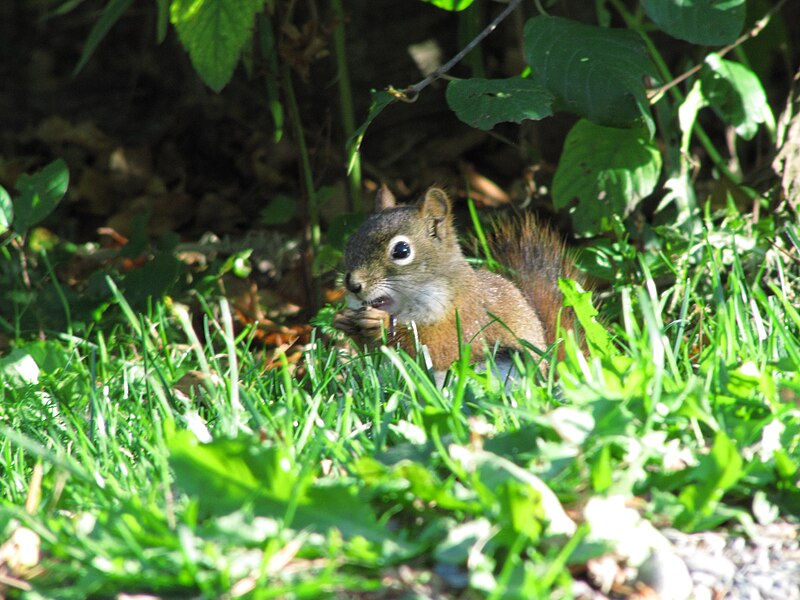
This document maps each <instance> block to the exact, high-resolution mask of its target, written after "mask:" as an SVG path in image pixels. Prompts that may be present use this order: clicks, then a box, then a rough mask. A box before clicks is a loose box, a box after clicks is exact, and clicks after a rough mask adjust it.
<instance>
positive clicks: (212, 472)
mask: <svg viewBox="0 0 800 600" xmlns="http://www.w3.org/2000/svg"><path fill="white" fill-rule="evenodd" d="M169 450H170V458H169V464H170V467H171V468H172V471H173V472H174V473H175V485H176V487H177V488H178V489H179V490H181V491H183V492H184V493H186V494H188V495H189V496H192V497H194V498H196V499H197V501H198V503H199V506H200V509H201V511H203V512H204V513H205V514H208V515H212V516H221V515H225V514H228V513H230V512H233V511H234V510H237V509H239V508H241V507H242V506H243V505H245V504H247V505H250V506H252V507H253V512H254V514H256V515H262V516H269V517H273V518H277V519H291V522H287V526H289V525H290V526H292V527H294V528H297V529H300V528H308V529H310V530H312V531H316V532H319V533H327V532H328V531H329V530H330V529H332V528H336V529H338V530H339V531H340V532H341V533H342V535H343V536H344V537H345V538H347V539H352V538H354V537H356V536H361V537H363V538H365V539H367V540H369V541H371V542H375V543H378V544H381V545H382V548H383V550H384V551H387V552H391V553H394V552H400V553H404V552H406V551H408V549H409V548H411V547H412V544H407V543H406V542H405V541H403V540H402V539H401V538H400V536H397V535H390V532H388V531H387V530H386V529H385V528H384V527H383V526H381V525H379V524H378V522H377V520H376V518H375V515H374V513H373V511H372V510H371V509H370V507H369V506H368V505H366V504H365V503H364V502H363V501H362V500H360V499H359V498H358V497H357V494H356V490H355V489H354V488H353V486H352V485H351V484H349V483H347V482H341V483H338V482H337V483H329V484H326V485H320V484H315V482H314V481H313V479H312V478H311V477H310V476H302V475H300V474H299V471H300V469H298V468H297V467H296V466H295V465H294V464H293V461H292V460H291V457H290V455H289V453H288V451H287V450H285V449H283V448H281V447H279V446H274V445H273V446H270V445H265V444H262V443H260V442H259V441H258V440H256V439H248V438H239V439H235V440H224V439H222V440H214V441H213V442H210V443H208V444H202V443H200V442H198V441H197V439H196V438H195V437H194V435H193V434H191V433H190V432H188V431H183V432H180V433H178V434H177V435H176V436H175V437H174V438H173V439H172V440H171V442H170V444H169ZM354 506H358V507H360V508H359V510H353V507H354Z"/></svg>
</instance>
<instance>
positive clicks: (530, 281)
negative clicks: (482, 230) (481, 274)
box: [487, 213, 586, 355]
mask: <svg viewBox="0 0 800 600" xmlns="http://www.w3.org/2000/svg"><path fill="white" fill-rule="evenodd" d="M487 239H488V241H489V247H490V250H491V252H492V256H493V258H494V259H495V260H497V261H498V262H499V263H500V264H502V265H505V266H506V267H508V268H509V271H510V272H509V273H508V276H509V277H511V278H512V279H513V280H514V283H515V284H516V285H517V287H518V288H519V289H520V290H521V291H522V293H523V295H524V296H525V299H526V300H527V301H528V303H529V304H530V305H531V306H532V307H533V308H534V309H535V310H536V312H537V313H538V314H539V318H540V319H541V320H542V326H543V327H544V333H545V339H546V340H547V342H548V343H550V344H552V343H553V342H554V341H555V340H556V339H557V336H558V331H557V329H558V325H559V324H560V326H561V327H562V328H563V329H564V330H570V329H574V324H575V314H574V312H573V310H572V309H571V308H564V309H563V310H562V294H561V290H560V289H559V288H558V278H559V277H566V278H569V279H574V280H576V281H578V282H579V283H580V284H581V285H582V286H584V287H586V277H585V276H584V274H583V273H582V272H581V271H579V270H578V269H577V267H576V266H575V263H574V260H573V254H572V252H570V251H569V250H568V249H567V248H566V246H565V244H564V242H563V240H562V239H561V238H560V237H559V235H558V234H557V233H556V232H554V231H553V230H552V229H551V228H550V227H547V226H544V225H542V224H541V223H539V220H538V219H537V218H536V216H535V215H533V214H531V213H525V214H523V215H521V216H518V217H511V218H508V217H506V218H501V219H498V220H497V221H495V223H494V224H493V227H492V229H491V231H490V232H489V235H488V237H487ZM559 312H560V315H559ZM561 354H562V351H561V350H560V351H559V355H561Z"/></svg>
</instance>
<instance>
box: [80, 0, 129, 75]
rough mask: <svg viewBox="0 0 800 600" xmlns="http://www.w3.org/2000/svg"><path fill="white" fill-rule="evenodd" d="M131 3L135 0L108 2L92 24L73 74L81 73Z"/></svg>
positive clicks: (113, 0)
mask: <svg viewBox="0 0 800 600" xmlns="http://www.w3.org/2000/svg"><path fill="white" fill-rule="evenodd" d="M131 4H133V0H109V3H108V4H106V6H105V8H104V9H103V12H102V13H101V14H100V18H99V19H97V21H95V23H94V25H93V26H92V30H91V31H90V32H89V37H88V38H86V45H85V46H84V47H83V52H81V57H80V59H79V60H78V64H77V65H75V70H74V71H73V72H72V74H73V76H74V75H77V74H78V73H80V72H81V70H82V69H83V67H84V66H86V63H87V62H88V61H89V58H91V56H92V54H93V53H94V51H95V49H96V48H97V45H98V44H99V43H100V42H102V41H103V38H104V37H106V35H107V34H108V32H109V31H110V30H111V28H112V27H113V26H114V24H115V23H116V22H117V21H119V19H120V17H121V16H122V15H123V13H124V12H125V11H126V10H128V8H130V5H131Z"/></svg>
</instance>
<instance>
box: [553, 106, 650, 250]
mask: <svg viewBox="0 0 800 600" xmlns="http://www.w3.org/2000/svg"><path fill="white" fill-rule="evenodd" d="M660 172H661V154H660V153H659V151H658V148H656V147H655V146H654V145H653V144H651V143H650V142H649V141H648V140H647V139H646V138H645V136H644V132H642V131H639V130H636V129H616V128H613V127H602V126H600V125H595V124H594V123H591V122H589V121H586V120H581V121H579V122H578V123H576V124H575V126H574V127H573V128H572V130H571V131H570V132H569V134H568V135H567V139H566V142H565V143H564V151H563V152H562V154H561V160H560V162H559V164H558V169H557V170H556V174H555V177H554V178H553V204H554V205H555V207H556V208H565V207H566V206H567V205H569V204H570V203H571V202H573V201H575V200H577V206H575V207H573V208H572V209H571V211H570V212H571V215H572V222H573V225H574V226H575V229H576V230H577V231H578V232H579V233H580V234H581V235H584V236H591V235H596V234H598V233H600V232H602V231H610V230H611V215H612V214H614V215H619V216H621V217H624V216H626V215H628V214H630V212H631V211H632V210H633V209H634V207H635V206H636V205H637V204H638V203H639V202H640V201H641V200H642V199H643V198H644V197H646V196H647V195H648V194H650V193H651V192H652V191H653V188H654V187H655V185H656V183H657V182H658V176H659V173H660Z"/></svg>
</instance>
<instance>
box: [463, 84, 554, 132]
mask: <svg viewBox="0 0 800 600" xmlns="http://www.w3.org/2000/svg"><path fill="white" fill-rule="evenodd" d="M447 103H448V104H449V105H450V108H451V109H453V111H454V112H455V113H456V116H457V117H458V118H459V119H461V120H462V121H464V122H465V123H467V124H468V125H471V126H472V127H477V128H478V129H484V130H489V129H491V128H492V127H494V126H495V125H497V123H501V122H504V121H513V122H514V123H521V122H522V121H524V120H525V119H532V120H538V119H543V118H544V117H549V116H550V115H552V114H553V110H552V104H553V96H552V94H551V93H550V92H548V91H547V89H546V88H545V87H544V86H543V85H541V84H540V83H537V82H535V81H531V80H530V79H523V78H522V77H511V78H509V79H481V78H478V77H476V78H474V79H460V80H454V81H451V82H450V83H449V84H448V86H447Z"/></svg>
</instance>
